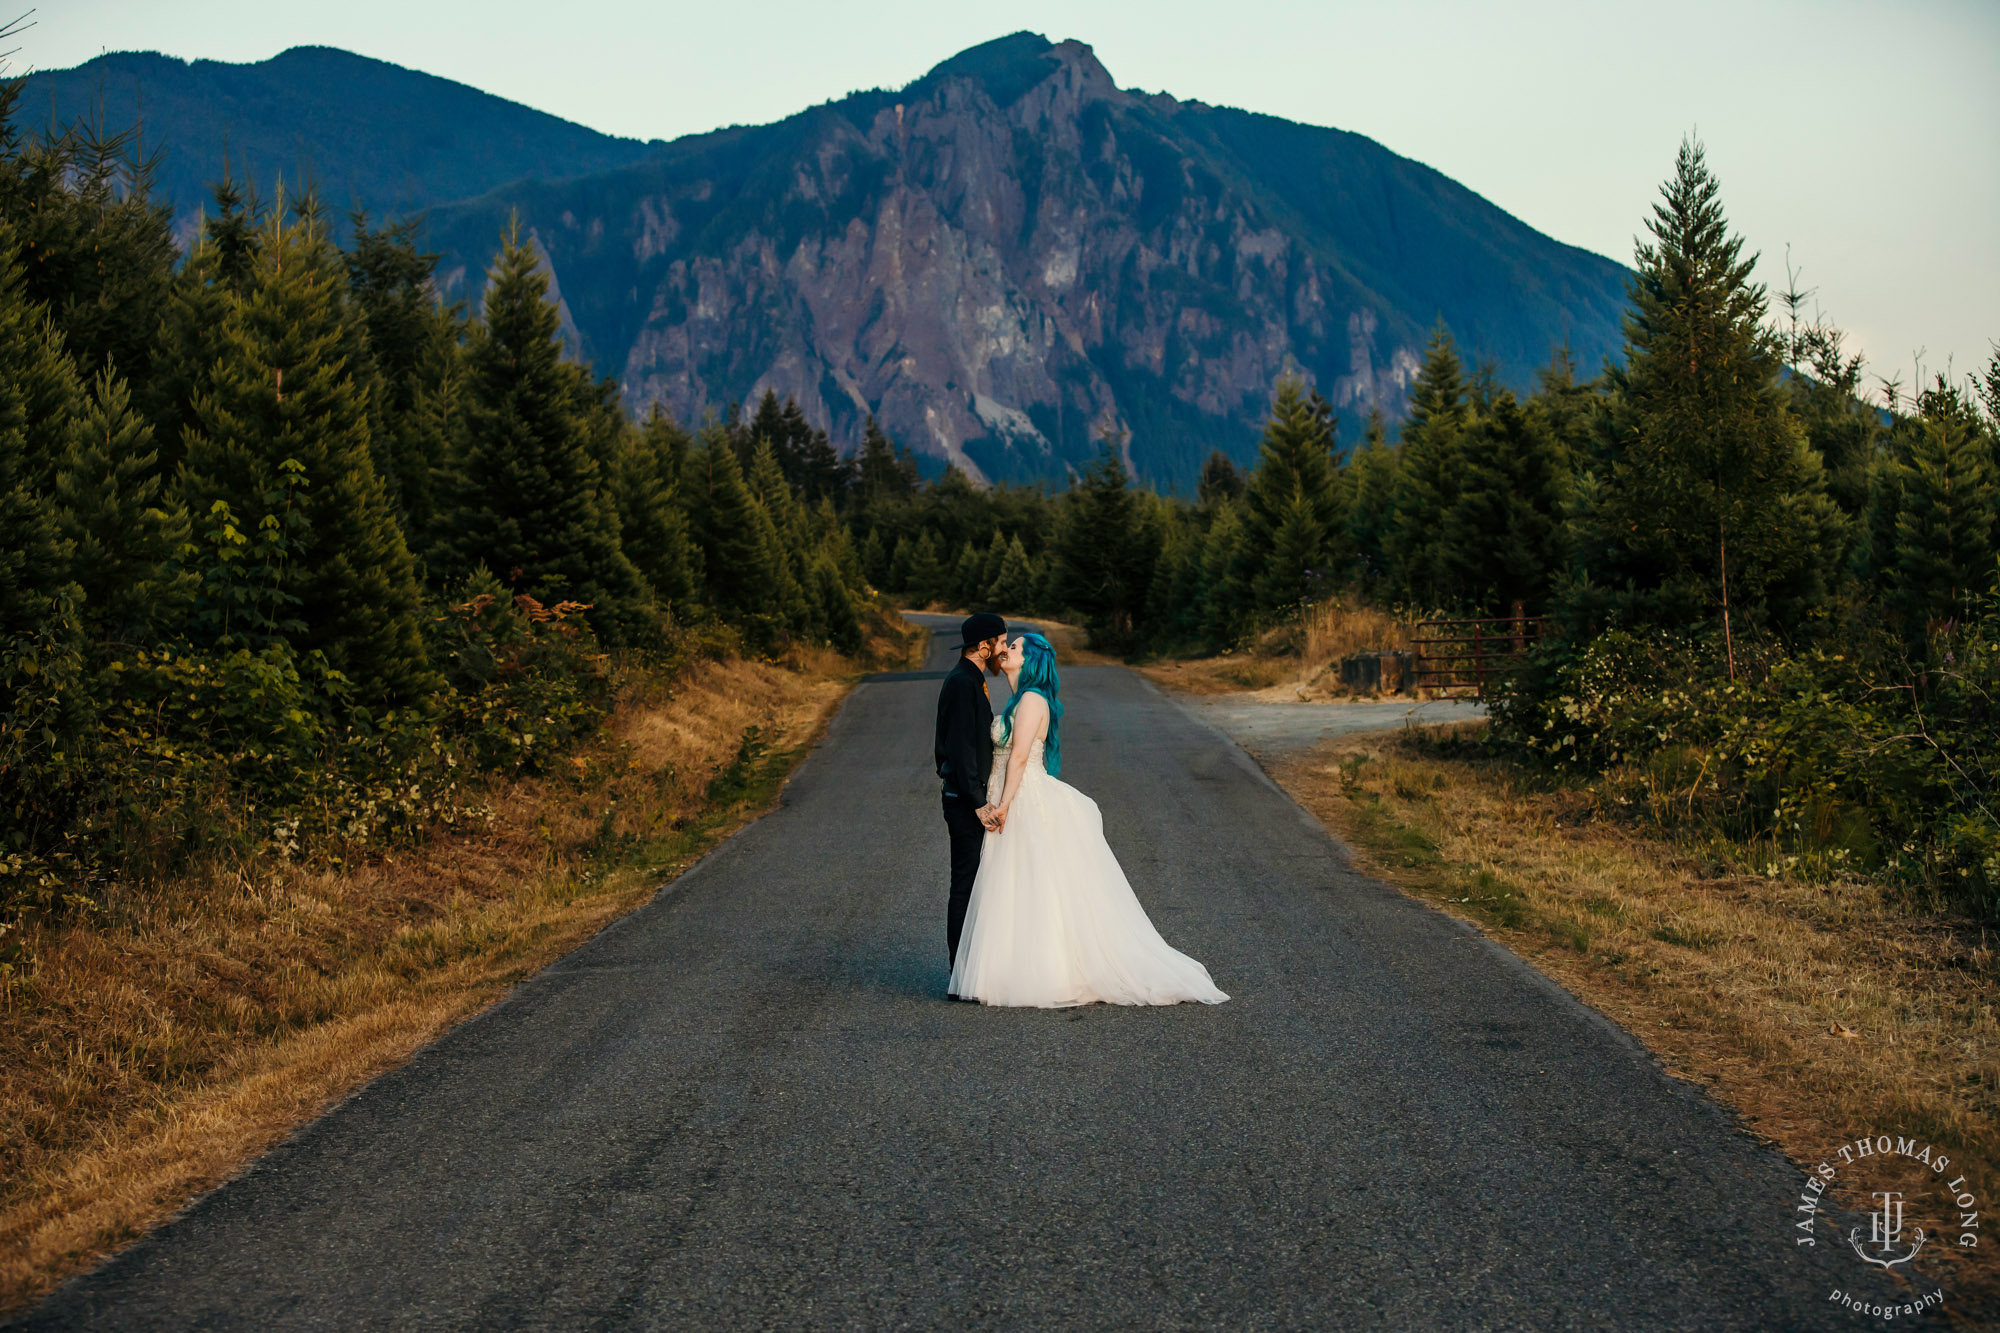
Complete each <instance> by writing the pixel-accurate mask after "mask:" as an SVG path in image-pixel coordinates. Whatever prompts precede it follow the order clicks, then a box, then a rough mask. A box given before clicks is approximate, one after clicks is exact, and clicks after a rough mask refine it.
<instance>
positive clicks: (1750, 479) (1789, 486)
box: [1605, 142, 1838, 676]
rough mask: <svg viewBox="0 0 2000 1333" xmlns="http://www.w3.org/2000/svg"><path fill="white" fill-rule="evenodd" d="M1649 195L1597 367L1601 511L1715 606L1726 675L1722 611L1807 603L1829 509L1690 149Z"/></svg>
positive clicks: (1830, 528) (1726, 623) (1694, 148)
mask: <svg viewBox="0 0 2000 1333" xmlns="http://www.w3.org/2000/svg"><path fill="white" fill-rule="evenodd" d="M1662 194H1663V196H1664V197H1663V198H1662V200H1661V202H1659V203H1657V204H1655V205H1654V209H1653V217H1652V218H1651V219H1650V220H1649V221H1648V223H1647V226H1648V229H1649V230H1650V231H1651V233H1652V236H1653V239H1652V241H1651V242H1650V243H1647V244H1642V245H1641V246H1639V248H1638V252H1637V256H1636V268H1637V269H1638V272H1637V274H1636V275H1635V276H1634V278H1633V280H1632V284H1631V289H1632V309H1631V311H1630V312H1629V313H1628V315H1627V316H1626V319H1625V340H1626V354H1625V360H1624V365H1623V366H1622V367H1615V368H1614V369H1613V370H1612V371H1611V372H1610V379H1611V384H1612V390H1613V403H1612V415H1611V417H1610V419H1609V422H1608V429H1609V432H1610V442H1609V443H1610V450H1609V453H1610V471H1609V475H1608V476H1607V477H1606V478H1605V482H1606V486H1605V493H1606V498H1607V500H1608V501H1609V504H1610V506H1611V512H1610V513H1609V514H1608V515H1607V516H1606V517H1608V519H1609V522H1610V523H1611V525H1612V527H1613V528H1614V530H1615V529H1618V528H1619V527H1621V526H1622V527H1623V530H1624V531H1625V532H1627V533H1628V534H1629V537H1628V538H1627V539H1626V540H1627V543H1628V545H1629V546H1630V547H1631V548H1632V549H1633V550H1634V551H1635V553H1637V554H1638V555H1640V556H1641V557H1642V558H1645V559H1647V560H1650V561H1652V562H1654V563H1655V564H1656V565H1657V566H1659V567H1660V568H1661V569H1662V570H1663V572H1664V578H1663V579H1662V580H1661V581H1662V583H1664V584H1665V585H1666V586H1667V587H1668V588H1669V589H1670V590H1672V589H1674V588H1676V587H1677V588H1678V589H1679V590H1680V595H1681V596H1682V597H1683V598H1685V599H1687V600H1689V601H1691V602H1692V603H1693V604H1695V605H1699V604H1700V603H1701V602H1707V604H1708V606H1709V607H1711V608H1713V609H1714V611H1715V612H1716V613H1717V614H1718V615H1719V617H1720V619H1721V621H1722V629H1723V638H1724V646H1725V653H1726V657H1727V661H1728V664H1729V668H1730V674H1731V675H1732V676H1733V675H1734V673H1735V650H1734V627H1735V618H1736V616H1737V615H1738V614H1740V613H1743V612H1753V613H1760V614H1761V613H1762V612H1764V611H1765V610H1767V609H1769V608H1770V607H1772V605H1773V604H1774V603H1781V602H1782V603H1788V604H1790V605H1791V606H1795V607H1796V606H1799V605H1802V604H1803V603H1804V602H1806V601H1808V600H1810V598H1811V597H1813V596H1814V595H1815V594H1816V593H1817V591H1818V586H1819V575H1820V572H1821V567H1822V565H1823V564H1824V563H1825V561H1826V557H1827V556H1828V554H1829V550H1830V541H1831V539H1832V538H1833V537H1834V536H1835V535H1836V534H1837V531H1838V516H1837V514H1836V513H1835V511H1834V510H1833V507H1832V506H1831V504H1829V503H1828V502H1827V500H1826V497H1825V489H1824V488H1825V483H1824V477H1823V475H1822V472H1821V468H1820V463H1819V459H1818V457H1817V456H1816V455H1814V454H1813V453H1812V452H1811V450H1810V448H1809V447H1808V446H1807V445H1806V443H1805V440H1804V438H1803V435H1802V432H1801V431H1800V430H1799V429H1798V427H1797V425H1796V423H1794V422H1793V421H1792V420H1791V419H1790V418H1789V417H1788V415H1787V414H1786V412H1785V408H1784V403H1783V399H1782V395H1781V392H1780V389H1779V382H1778V373H1779V369H1780V365H1779V359H1778V356H1777V349H1776V347H1775V345H1774V343H1773V340H1772V338H1771V337H1770V336H1769V335H1768V334H1767V333H1766V332H1765V331H1764V329H1763V318H1764V313H1765V309H1766V306H1765V296H1764V289H1763V288H1762V287H1761V286H1759V285H1757V284H1755V283H1752V282H1751V281H1750V272H1751V268H1752V266H1753V265H1754V263H1755V259H1754V257H1752V258H1748V259H1746V258H1744V257H1743V256H1742V246H1743V243H1742V241H1741V239H1739V238H1737V237H1735V236H1732V235H1730V233H1729V226H1728V220H1727V219H1726V218H1725V217H1724V216H1723V211H1722V205H1721V202H1720V199H1719V194H1720V189H1719V187H1718V185H1717V183H1716V180H1715V177H1714V176H1713V175H1712V174H1711V173H1710V172H1709V169H1708V164H1707V162H1706V160H1705V159H1704V157H1703V154H1702V149H1701V146H1700V145H1699V144H1697V143H1693V142H1688V143H1684V144H1682V146H1681V151H1680V156H1679V159H1678V161H1677V163H1676V166H1675V175H1674V179H1673V180H1672V181H1669V182H1668V183H1667V185H1666V186H1665V187H1664V188H1663V190H1662ZM1663 611H1664V607H1663ZM1664 613H1665V614H1668V615H1672V614H1674V613H1673V612H1671V611H1664Z"/></svg>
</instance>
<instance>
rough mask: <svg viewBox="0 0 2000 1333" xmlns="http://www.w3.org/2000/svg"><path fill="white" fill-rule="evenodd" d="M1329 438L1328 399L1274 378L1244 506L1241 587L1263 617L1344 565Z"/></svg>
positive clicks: (1342, 510)
mask: <svg viewBox="0 0 2000 1333" xmlns="http://www.w3.org/2000/svg"><path fill="white" fill-rule="evenodd" d="M1333 438H1334V423H1333V419H1332V412H1331V409H1330V408H1329V407H1328V406H1327V404H1326V401H1325V400H1324V399H1322V398H1321V397H1320V396H1319V395H1318V394H1308V393H1307V391H1306V388H1305V385H1304V384H1302V383H1301V382H1299V381H1298V380H1296V379H1290V378H1287V379H1283V380H1280V381H1279V382H1278V389H1277V394H1276V396H1275V397H1274V398H1273V399H1272V402H1271V415H1270V419H1269V420H1268V421H1267V422H1266V423H1265V426H1264V440H1263V444H1262V446H1261V447H1260V449H1259V451H1258V459H1257V469H1256V471H1255V472H1253V473H1251V474H1250V480H1249V483H1248V486H1247V487H1246V489H1245V491H1244V494H1243V507H1242V520H1243V535H1242V542H1243V546H1242V551H1243V556H1244V559H1245V560H1247V561H1248V562H1249V563H1248V565H1247V566H1246V568H1245V570H1244V581H1245V583H1246V584H1248V586H1249V588H1250V590H1251V594H1252V596H1253V597H1255V599H1256V604H1257V610H1258V612H1259V613H1260V614H1262V615H1264V616H1266V617H1272V616H1277V615H1282V614H1284V613H1286V612H1288V611H1290V610H1291V609H1292V608H1294V607H1296V606H1297V605H1298V604H1299V603H1300V602H1301V601H1303V600H1305V599H1307V598H1308V597H1310V596H1311V595H1312V591H1313V589H1315V588H1316V587H1318V586H1319V585H1320V584H1322V583H1323V582H1325V581H1326V580H1327V579H1329V578H1330V577H1332V576H1334V575H1335V574H1336V573H1337V572H1338V571H1339V570H1340V569H1341V567H1342V566H1344V565H1345V564H1346V559H1347V532H1346V520H1347V503H1346V501H1347V497H1346V495H1345V494H1344V492H1343V489H1342V487H1341V484H1340V477H1339V474H1338V471H1337V468H1336V464H1335V461H1334V456H1333ZM1281 533H1282V534H1283V537H1284V541H1283V544H1282V547H1281V545H1280V541H1279V538H1280V534H1281Z"/></svg>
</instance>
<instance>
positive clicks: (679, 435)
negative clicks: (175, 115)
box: [0, 84, 901, 947]
mask: <svg viewBox="0 0 2000 1333" xmlns="http://www.w3.org/2000/svg"><path fill="white" fill-rule="evenodd" d="M18 94H19V85H18V84H11V85H4V86H0V935H4V923H5V920H6V919H7V918H8V916H9V915H10V914H13V913H16V912H19V911H21V910H45V909H51V908H54V907H58V906H59V905H60V904H61V903H63V902H65V901H74V902H83V901H87V900H88V899H89V897H90V896H91V893H92V892H93V889H92V886H93V885H94V884H97V883H100V882H102V881H104V880H105V879H107V878H115V877H117V876H120V875H125V874H139V873H147V872H148V871H149V870H164V869H167V868H171V867H172V866H174V865H177V864H181V863H183V862H185V860H186V859H187V857H189V856H191V855H199V854H201V853H202V852H203V851H204V850H205V849H211V848H213V847H215V846H216V845H218V844H220V843H229V842H231V840H234V842H235V843H237V844H245V843H248V844H254V843H256V842H258V841H260V840H262V839H265V838H267V837H272V836H280V835H281V836H280V840H281V841H286V842H288V843H296V841H297V840H298V839H299V838H300V837H314V836H323V837H324V838H327V839H338V838H353V837H360V838H364V839H365V838H368V837H371V836H377V835H380V834H382V833H384V832H385V831H393V830H394V829H396V828H398V827H410V828H414V827H417V826H420V825H422V824H424V823H425V822H426V821H429V820H434V819H436V818H439V817H445V816H449V814H450V811H451V809H452V802H453V801H454V800H456V799H459V798H458V797H455V796H454V795H453V793H454V792H456V791H458V788H459V783H458V779H457V773H458V771H459V766H460V765H461V764H463V763H467V762H469V763H470V764H471V765H472V766H474V767H479V768H487V769H497V770H502V771H523V770H528V771H532V770H534V769H537V768H539V767H543V766H545V765H546V763H547V761H548V759H549V757H550V756H551V755H553V754H554V753H556V752H557V751H559V750H560V748H561V747H562V746H563V745H564V744H565V743H567V741H568V740H570V739H572V738H574V737H575V736H576V735H578V734H580V733H581V732H582V731H584V730H587V729H588V728H589V727H590V726H591V725H592V724H593V722H594V720H595V719H596V718H598V717H599V716H601V715H602V712H603V709H604V705H605V696H606V689H607V679H608V670H609V668H608V667H607V661H608V660H609V659H607V657H606V654H607V653H610V652H615V653H617V654H621V655H622V658H621V660H627V661H632V662H637V663H641V664H643V663H645V662H647V661H668V660H673V659H675V658H676V656H677V655H679V656H683V657H684V656H685V655H686V653H688V652H689V651H695V650H699V651H728V650H731V649H741V650H744V651H755V652H770V651H777V650H779V649H780V648H782V647H783V646H784V645H785V644H788V643H793V642H812V643H826V644H831V645H832V646H834V647H836V648H839V649H841V650H844V651H848V652H854V651H858V650H859V649H861V647H862V644H863V638H864V634H865V625H866V621H867V620H868V619H869V618H870V617H872V616H874V615H876V614H878V611H877V602H876V599H875V595H874V593H873V591H872V589H870V587H869V586H868V583H867V580H866V576H865V574H864V573H863V571H862V568H861V563H860V558H859V553H858V552H857V551H856V550H855V548H854V546H853V545H852V543H851V542H850V541H849V540H848V537H847V527H846V525H845V524H844V523H843V522H842V521H841V520H840V518H839V516H838V515H837V514H836V512H835V509H834V491H833V486H834V484H835V482H838V483H840V484H841V486H842V488H843V490H844V482H845V475H846V469H847V466H848V465H847V464H846V463H844V462H842V461H841V460H838V459H836V458H834V457H833V456H832V451H831V450H830V449H829V448H827V447H826V444H825V440H824V437H823V436H816V435H814V434H813V433H812V432H810V431H805V432H803V434H801V432H800V430H799V429H798V423H797V422H796V421H795V420H793V419H791V418H785V419H783V420H778V421H776V422H768V421H764V420H761V419H760V420H759V421H756V422H749V423H733V422H709V423H706V424H704V425H702V426H700V427H699V428H697V429H695V430H692V431H690V430H688V429H686V428H684V427H682V426H681V425H680V424H678V423H676V422H674V421H672V420H670V419H669V418H667V417H666V416H664V415H662V414H658V413H655V414H652V415H651V416H649V417H648V418H647V419H646V420H644V421H634V420H632V419H631V418H630V417H629V416H628V415H627V414H626V413H625V412H624V410H623V408H622V406H621V403H620V399H619V395H618V392H617V387H616V385H615V384H614V383H613V382H612V381H610V380H608V379H600V378H598V377H597V376H595V375H593V374H592V373H591V372H590V371H589V370H588V368H586V367H584V366H581V365H578V364H576V363H575V362H574V361H572V360H569V359H567V358H566V357H565V356H564V355H563V354H562V350H561V347H560V344H559V340H558V338H557V333H558V321H559V312H558V310H557V309H556V307H555V305H554V304H553V303H552V302H551V301H550V299H549V293H548V281H547V275H546V272H545V269H544V267H543V265H542V264H541V262H540V260H539V257H538V255H537V253H536V251H535V250H534V248H533V247H532V245H530V244H528V243H527V242H526V241H525V240H524V239H523V238H522V237H521V236H520V235H519V234H518V233H517V232H514V231H510V232H509V233H508V234H507V235H505V236H503V237H502V238H500V240H499V244H498V249H497V253H496V254H495V256H494V258H493V261H492V265H491V268H490V271H489V273H488V275H487V277H488V281H487V284H486V289H485V295H484V299H483V302H482V305H481V308H480V309H479V311H478V312H477V313H474V312H472V311H469V310H467V309H466V308H465V307H464V306H463V305H460V304H454V303H450V302H445V301H441V300H440V299H438V297H437V295H436V291H435V285H434V283H433V281H432V279H433V269H434V266H435V262H436V257H435V256H433V255H429V254H426V253H424V252H423V251H422V250H421V249H420V247H419V246H418V244H417V232H416V229H415V227H414V226H413V225H412V224H408V223H399V224H393V225H384V226H377V225H374V224H372V223H371V222H370V221H369V220H368V219H367V218H365V217H360V218H357V219H356V220H355V223H356V225H355V227H354V234H353V241H352V243H351V244H350V245H349V246H348V247H347V248H345V249H342V248H340V247H337V246H336V245H334V244H333V243H332V242H331V240H330V239H329V233H328V228H327V226H326V223H325V219H324V216H323V214H322V211H321V209H320V207H319V205H318V203H317V201H316V200H315V199H314V198H313V197H312V196H311V194H310V193H304V194H300V195H296V196H290V197H287V196H285V195H283V194H282V193H280V194H278V195H276V196H275V197H273V198H272V199H270V200H269V201H264V200H260V199H258V198H256V197H254V196H253V195H251V194H249V193H248V192H246V190H245V189H244V188H243V187H242V186H240V185H238V184H236V183H233V182H230V181H224V182H223V183H221V184H220V185H218V186H217V187H216V189H215V192H214V205H213V208H212V209H210V210H209V211H207V212H206V214H205V215H204V217H203V218H202V220H201V224H200V227H199V230H198V233H197V234H196V235H195V236H194V237H193V238H192V241H191V243H190V244H189V246H188V248H187V250H186V253H185V254H182V253H181V251H180V248H179V247H178V246H177V245H176V243H175V239H174V236H173V232H172V229H171V223H172V220H171V217H170V215H169V212H168V210H167V209H166V207H164V206H163V205H161V204H159V203H157V202H156V201H155V200H154V199H153V198H152V197H151V195H150V192H149V184H150V177H151V168H152V164H151V163H149V162H148V161H146V160H143V159H142V158H141V157H140V156H139V154H138V152H137V150H136V149H137V145H136V142H135V140H134V138H133V137H132V136H129V135H123V136H104V135H101V134H97V133H95V132H93V131H91V130H90V129H89V128H88V127H69V128H64V129H58V130H52V131H48V132H44V133H29V132H25V131H23V130H22V129H21V128H20V127H19V124H18V117H17V116H16V114H15V112H16V107H15V102H16V99H17V97H18ZM780 415H781V416H782V414H780ZM891 452H892V454H893V451H891ZM862 461H863V463H864V465H865V466H864V468H863V469H862V471H863V473H864V475H872V474H869V473H868V472H867V467H868V466H872V465H873V464H872V463H871V462H870V458H869V456H866V455H864V458H863V460H862ZM893 461H894V460H893V459H892V462H893ZM898 475H899V476H900V475H901V474H900V473H898ZM830 479H831V480H830ZM690 644H694V645H695V647H694V648H693V649H691V648H690ZM274 830H276V831H277V832H276V833H274ZM302 830H303V831H302ZM0 947H4V940H0Z"/></svg>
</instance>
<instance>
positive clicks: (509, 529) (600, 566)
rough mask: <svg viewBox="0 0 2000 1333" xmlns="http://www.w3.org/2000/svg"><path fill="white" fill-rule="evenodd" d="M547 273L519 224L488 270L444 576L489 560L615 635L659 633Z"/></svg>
mask: <svg viewBox="0 0 2000 1333" xmlns="http://www.w3.org/2000/svg"><path fill="white" fill-rule="evenodd" d="M557 322H558V321H557V315H556V310H555V307H554V306H553V305H552V304H551V303H550V302H549V299H548V278H547V276H546V275H545V274H544V272H543V271H542V268H541V265H540V263H539V261H538V259H537V257H536V255H535V252H534V250H533V249H532V247H531V246H530V245H528V244H524V243H523V242H522V241H521V239H520V232H519V226H518V224H516V225H515V226H513V227H511V228H510V229H509V231H508V233H507V235H506V236H505V238H504V239H503V242H502V247H501V251H500V254H499V256H498V258H497V259H496V261H495V263H494V266H493V269H492V271H491V273H490V274H489V278H488V285H487V289H486V310H485V328H484V330H483V332H482V334H481V336H480V337H478V338H477V339H475V340H474V342H473V343H472V345H471V346H470V348H468V350H467V362H468V366H467V369H468V376H467V390H468V395H467V396H468V400H469V401H468V403H467V411H466V421H465V442H464V452H463V455H462V456H461V458H460V459H458V460H457V461H456V465H455V466H454V468H453V472H454V474H455V477H454V482H455V485H454V490H455V491H456V492H457V493H456V494H455V495H454V496H453V504H452V512H451V515H450V517H449V519H448V521H447V522H446V523H445V524H444V525H443V527H444V533H445V536H444V539H443V540H442V541H441V542H440V554H441V559H442V563H443V564H444V567H445V572H447V574H449V573H451V572H454V571H467V572H469V571H470V570H471V569H472V568H473V567H474V566H475V565H479V564H485V565H486V566H487V567H488V568H490V569H491V570H493V572H494V573H496V574H497V575H499V576H500V578H501V579H502V581H503V582H505V583H506V584H507V585H508V586H509V587H511V588H513V589H514V590H515V591H517V592H524V593H528V594H530V595H532V596H533V597H535V598H536V599H538V600H539V601H541V602H542V603H544V604H545V605H553V604H555V603H559V602H563V601H577V602H584V603H587V604H589V606H590V607H591V611H590V613H589V614H590V622H591V624H592V625H593V626H594V627H596V629H597V630H598V632H599V633H600V634H602V635H603V636H605V637H606V638H608V639H611V640H613V641H622V642H636V641H642V640H644V639H646V638H649V637H650V636H651V635H652V633H653V609H652V606H651V604H650V597H649V595H648V590H647V588H646V586H645V583H644V581H643V580H642V579H641V578H640V576H639V572H638V571H637V570H636V569H634V568H633V566H632V562H631V561H630V560H629V559H627V558H626V556H625V552H624V550H623V549H622V548H621V546H620V544H619V537H618V522H617V513H616V510H615V508H614V507H613V505H612V504H611V502H610V499H609V497H608V496H606V495H605V494H604V490H603V479H602V477H601V475H600V460H599V456H598V455H599V450H600V448H601V447H602V445H601V442H600V440H599V439H598V437H597V434H596V432H595V429H594V427H595V423H594V421H593V419H592V413H593V411H594V407H595V404H594V403H592V402H590V401H582V400H580V395H579V392H578V380H577V376H576V375H575V374H574V373H573V370H572V368H571V367H569V366H566V365H565V364H564V362H563V360H562V354H561V350H560V347H559V345H558V343H557V341H556V333H557Z"/></svg>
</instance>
